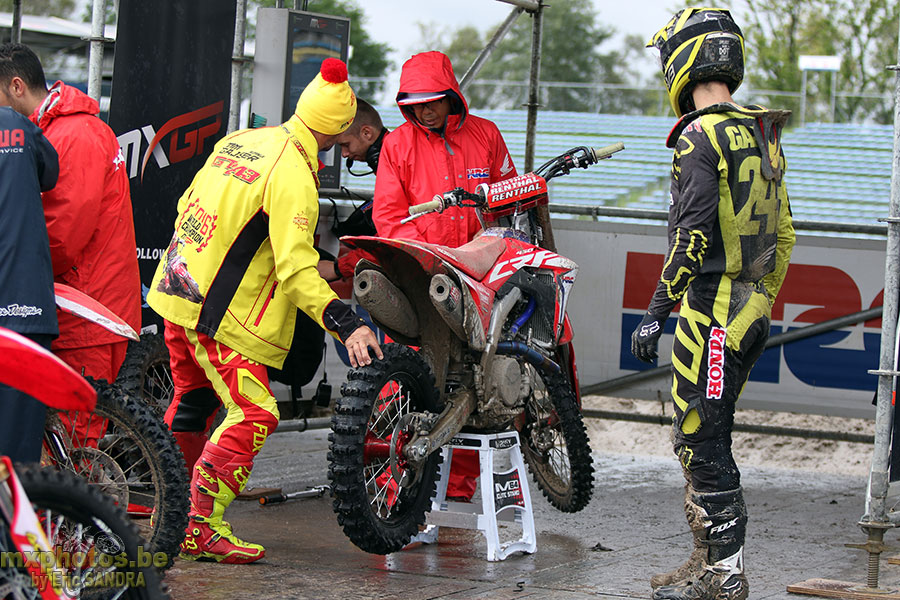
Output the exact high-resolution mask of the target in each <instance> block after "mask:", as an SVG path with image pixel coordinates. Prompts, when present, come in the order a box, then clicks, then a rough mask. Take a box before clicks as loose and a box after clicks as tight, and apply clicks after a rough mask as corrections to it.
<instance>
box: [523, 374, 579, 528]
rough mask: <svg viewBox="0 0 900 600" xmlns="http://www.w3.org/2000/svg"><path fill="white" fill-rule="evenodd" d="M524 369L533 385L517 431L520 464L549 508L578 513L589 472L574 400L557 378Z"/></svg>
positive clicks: (560, 377)
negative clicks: (522, 461) (544, 498)
mask: <svg viewBox="0 0 900 600" xmlns="http://www.w3.org/2000/svg"><path fill="white" fill-rule="evenodd" d="M527 368H528V369H531V370H532V375H533V376H532V381H534V383H535V385H534V389H533V390H532V391H531V395H530V397H529V398H528V399H527V401H526V403H525V412H524V424H523V425H522V426H521V427H520V428H519V436H520V438H521V442H522V453H523V455H524V457H525V462H527V463H528V468H529V470H530V471H531V473H532V475H533V476H534V480H535V483H537V486H538V488H540V490H541V492H543V494H544V496H545V497H546V498H547V500H548V501H549V502H550V504H552V505H553V506H554V507H556V508H557V509H559V510H561V511H563V512H578V511H579V510H581V509H583V508H584V507H585V506H587V504H588V502H590V500H591V495H592V494H593V485H594V467H593V464H592V460H591V448H590V445H589V444H588V436H587V431H586V430H585V427H584V421H583V420H582V416H581V411H580V410H579V409H578V405H577V403H576V400H575V394H574V393H573V392H572V386H571V385H570V384H569V382H568V380H567V379H566V377H565V376H564V375H563V374H562V373H555V374H546V373H542V372H540V371H537V370H535V369H534V368H533V367H531V366H528V367H527Z"/></svg>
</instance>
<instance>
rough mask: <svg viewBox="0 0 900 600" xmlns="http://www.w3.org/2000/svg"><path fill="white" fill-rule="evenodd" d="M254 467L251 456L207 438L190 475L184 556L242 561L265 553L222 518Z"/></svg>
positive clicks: (230, 561)
mask: <svg viewBox="0 0 900 600" xmlns="http://www.w3.org/2000/svg"><path fill="white" fill-rule="evenodd" d="M252 468H253V457H252V456H248V455H242V454H237V453H235V452H232V451H230V450H226V449H224V448H222V447H220V446H216V445H215V444H213V443H212V442H207V444H206V446H205V447H204V449H203V453H202V454H201V455H200V458H199V459H198V460H197V464H196V465H195V466H194V471H193V474H192V477H191V512H190V522H189V523H188V526H187V529H186V530H185V537H184V541H183V542H182V543H181V554H180V556H181V558H184V559H187V560H207V561H216V562H221V563H228V564H243V563H251V562H255V561H257V560H259V559H261V558H262V557H264V556H265V555H266V549H265V548H263V547H262V546H260V545H259V544H252V543H250V542H245V541H244V540H242V539H240V538H238V537H237V536H235V535H234V533H232V531H231V525H230V524H229V523H228V522H227V521H225V520H224V519H223V518H222V517H223V516H224V514H225V509H226V508H227V507H228V505H229V504H231V502H232V501H233V500H234V499H235V497H236V496H237V495H238V494H239V493H241V491H243V489H244V486H246V485H247V478H248V477H250V470H251V469H252Z"/></svg>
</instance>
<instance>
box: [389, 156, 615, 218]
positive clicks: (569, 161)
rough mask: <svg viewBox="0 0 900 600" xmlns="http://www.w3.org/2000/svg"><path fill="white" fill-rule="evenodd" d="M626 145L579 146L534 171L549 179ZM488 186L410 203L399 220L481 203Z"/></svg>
mask: <svg viewBox="0 0 900 600" xmlns="http://www.w3.org/2000/svg"><path fill="white" fill-rule="evenodd" d="M624 149H625V144H623V143H622V142H616V143H615V144H610V145H609V146H604V147H602V148H589V147H587V146H578V147H576V148H572V149H571V150H569V151H568V152H564V153H563V154H560V155H559V156H557V157H556V158H553V159H551V160H549V161H547V162H546V163H544V164H543V165H541V166H540V167H538V168H537V169H535V170H534V173H535V174H536V175H540V176H541V177H543V178H544V179H545V180H546V181H550V180H551V179H553V178H554V177H557V176H559V175H565V174H568V173H569V172H570V171H571V170H572V169H575V168H578V169H587V168H588V167H589V166H590V165H592V164H595V163H597V162H599V161H601V160H603V159H606V158H609V157H611V156H612V155H613V154H615V153H616V152H619V151H621V150H624ZM487 187H488V186H487V185H486V184H481V185H479V186H478V188H479V189H478V190H476V193H474V194H472V193H470V192H467V191H465V190H464V189H463V188H456V189H455V190H451V191H449V192H447V193H445V194H443V195H436V196H435V197H434V198H432V199H431V200H429V201H428V202H423V203H422V204H416V205H414V206H410V207H409V216H408V217H406V218H405V219H402V220H401V221H400V222H401V223H409V222H410V221H412V220H414V219H418V218H419V217H421V216H423V215H426V214H428V213H434V212H437V213H441V212H444V210H445V209H447V208H448V207H450V206H482V205H483V204H484V202H485V198H486V197H487ZM482 188H483V189H482Z"/></svg>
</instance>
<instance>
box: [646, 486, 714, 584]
mask: <svg viewBox="0 0 900 600" xmlns="http://www.w3.org/2000/svg"><path fill="white" fill-rule="evenodd" d="M693 495H694V488H693V487H692V486H691V484H690V483H685V484H684V515H685V516H686V517H687V522H688V527H690V528H691V533H692V534H693V539H694V550H693V551H692V552H691V555H690V556H689V557H688V559H687V562H685V563H684V564H683V565H681V566H680V567H678V568H677V569H675V570H674V571H669V572H668V573H660V574H659V575H654V576H653V577H651V578H650V587H651V588H653V589H654V590H655V589H656V588H658V587H661V586H664V585H672V584H673V583H675V582H677V581H681V580H683V579H687V578H688V577H690V576H692V575H700V573H701V571H702V570H703V567H702V566H701V563H702V562H703V561H704V559H705V558H706V545H704V544H703V543H702V542H701V541H700V537H701V534H702V532H703V531H704V530H705V527H704V526H703V518H704V517H705V516H706V513H705V512H704V511H703V509H702V508H700V507H699V506H697V505H696V504H694V500H693Z"/></svg>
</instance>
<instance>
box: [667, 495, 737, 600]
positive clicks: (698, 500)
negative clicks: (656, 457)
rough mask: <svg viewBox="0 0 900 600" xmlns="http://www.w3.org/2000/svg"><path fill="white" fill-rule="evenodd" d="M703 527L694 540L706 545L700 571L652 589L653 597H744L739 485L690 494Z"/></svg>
mask: <svg viewBox="0 0 900 600" xmlns="http://www.w3.org/2000/svg"><path fill="white" fill-rule="evenodd" d="M693 502H694V504H696V506H697V507H698V508H699V509H700V511H702V513H701V516H702V518H703V524H704V527H703V529H702V530H700V531H699V532H698V537H697V541H698V542H699V543H700V544H702V545H703V546H705V547H706V556H701V563H700V570H699V571H698V572H696V573H692V574H690V575H689V576H688V577H686V578H685V579H683V580H681V581H677V582H675V583H671V584H669V585H664V586H661V587H658V588H656V589H655V590H654V591H653V600H746V598H747V596H748V594H749V591H750V586H749V585H748V583H747V578H746V577H745V576H744V534H745V532H746V528H747V507H746V505H745V504H744V498H743V493H742V491H741V488H738V489H735V490H728V491H725V492H712V493H706V494H697V493H695V494H694V495H693Z"/></svg>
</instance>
